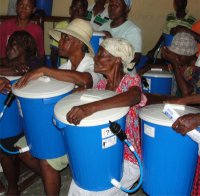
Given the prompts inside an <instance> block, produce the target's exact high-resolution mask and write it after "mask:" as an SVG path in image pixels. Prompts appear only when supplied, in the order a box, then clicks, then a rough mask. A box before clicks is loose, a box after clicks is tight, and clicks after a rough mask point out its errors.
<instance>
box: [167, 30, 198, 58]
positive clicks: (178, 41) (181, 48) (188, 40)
mask: <svg viewBox="0 0 200 196" xmlns="http://www.w3.org/2000/svg"><path fill="white" fill-rule="evenodd" d="M168 49H169V50H170V51H172V52H174V53H176V54H179V55H184V56H192V55H194V54H196V52H197V42H196V41H195V39H194V37H193V36H192V35H190V34H189V33H186V32H180V33H177V34H176V35H175V36H174V38H173V40H172V43H171V45H170V46H169V47H168Z"/></svg>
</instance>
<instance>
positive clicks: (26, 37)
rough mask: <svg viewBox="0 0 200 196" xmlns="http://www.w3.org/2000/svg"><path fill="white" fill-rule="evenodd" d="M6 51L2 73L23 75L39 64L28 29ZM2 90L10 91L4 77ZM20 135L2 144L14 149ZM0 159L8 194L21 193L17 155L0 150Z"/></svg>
mask: <svg viewBox="0 0 200 196" xmlns="http://www.w3.org/2000/svg"><path fill="white" fill-rule="evenodd" d="M6 52H7V56H6V59H5V61H4V62H5V64H4V65H2V66H1V67H0V75H4V76H5V75H6V76H16V75H18V76H21V75H23V74H24V73H26V72H27V71H28V70H32V69H34V68H36V67H38V66H39V62H40V57H39V56H38V53H37V46H36V43H35V40H34V38H33V37H32V36H31V35H30V34H29V33H28V32H27V31H15V32H14V33H13V34H12V35H11V36H10V38H9V40H8V44H7V48H6ZM0 90H1V92H3V93H6V92H8V91H10V82H9V81H8V80H7V79H6V78H4V77H1V78H0ZM20 137H21V135H18V136H16V137H10V138H6V139H1V144H2V145H3V146H6V147H7V148H8V149H9V150H11V149H12V150H11V151H13V150H14V149H13V148H14V147H13V146H14V143H15V142H16V141H17V140H18V139H19V138H20ZM0 161H1V165H2V168H3V172H4V175H5V177H6V179H7V182H8V189H7V195H19V190H18V186H17V182H18V170H17V168H16V167H17V162H16V156H15V155H9V154H8V153H5V152H2V151H0Z"/></svg>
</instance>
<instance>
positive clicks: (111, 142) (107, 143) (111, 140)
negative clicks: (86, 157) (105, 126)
mask: <svg viewBox="0 0 200 196" xmlns="http://www.w3.org/2000/svg"><path fill="white" fill-rule="evenodd" d="M116 143H117V137H116V136H115V135H114V136H112V137H109V138H107V139H104V140H102V148H103V149H105V148H109V147H111V146H114V145H115V144H116Z"/></svg>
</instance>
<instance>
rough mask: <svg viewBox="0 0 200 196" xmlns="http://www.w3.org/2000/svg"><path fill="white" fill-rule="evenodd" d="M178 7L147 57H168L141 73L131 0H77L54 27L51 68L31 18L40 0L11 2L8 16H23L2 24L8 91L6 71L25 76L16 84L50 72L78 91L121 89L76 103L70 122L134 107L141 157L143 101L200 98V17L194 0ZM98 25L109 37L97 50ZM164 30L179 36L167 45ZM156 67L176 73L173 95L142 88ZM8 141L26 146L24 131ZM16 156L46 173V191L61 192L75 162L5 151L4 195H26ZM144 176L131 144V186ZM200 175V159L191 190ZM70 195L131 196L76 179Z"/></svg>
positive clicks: (184, 126) (184, 121) (198, 186)
mask: <svg viewBox="0 0 200 196" xmlns="http://www.w3.org/2000/svg"><path fill="white" fill-rule="evenodd" d="M13 4H14V6H13ZM173 5H174V10H175V12H173V13H170V14H169V15H167V17H166V22H165V24H164V29H163V34H162V35H161V37H160V38H159V40H158V42H157V43H156V45H155V46H154V47H153V49H151V50H150V51H149V52H148V53H147V57H148V58H154V56H155V52H156V51H157V50H158V48H159V47H160V50H161V56H162V59H164V61H161V62H162V63H161V64H160V63H159V64H156V63H154V64H153V63H146V64H145V65H143V67H142V68H141V69H139V70H137V71H136V67H137V65H138V63H139V61H140V58H141V56H142V30H141V29H140V28H139V27H138V26H137V25H136V24H135V23H134V22H133V21H131V20H130V19H128V14H129V11H130V9H131V8H132V6H133V5H132V0H109V1H108V2H107V1H106V0H95V3H94V4H92V5H89V6H88V1H87V0H72V2H71V6H70V7H69V15H70V16H69V20H68V21H62V22H59V23H58V24H57V25H56V27H55V29H52V30H50V31H49V36H50V37H51V41H50V49H51V62H52V67H47V66H46V65H45V63H44V62H45V61H44V54H45V51H44V37H43V30H42V29H41V27H40V26H39V25H37V24H33V23H32V22H31V16H32V15H33V14H34V12H35V11H36V0H16V1H10V2H9V12H8V14H10V15H15V14H16V17H15V18H14V19H11V20H7V21H5V22H3V23H2V24H0V63H1V65H0V75H1V77H0V91H1V93H4V94H6V93H8V92H9V91H10V90H11V84H10V81H9V80H8V79H7V78H6V76H21V78H20V79H19V80H18V82H17V83H16V84H15V86H14V88H23V87H25V86H26V85H27V84H28V83H29V82H30V81H31V80H33V79H37V78H39V77H41V76H49V77H52V78H55V79H57V80H61V81H65V82H70V83H74V84H75V86H76V87H75V88H76V89H75V91H79V90H84V89H89V88H94V89H97V90H110V91H115V92H116V93H117V95H116V96H114V97H112V98H108V99H104V100H101V101H95V102H93V103H89V104H84V105H80V106H75V107H73V108H72V109H71V110H70V111H69V112H68V113H67V114H66V118H67V120H68V122H69V123H72V124H74V125H78V124H79V123H80V122H81V120H82V119H84V118H86V117H87V116H90V115H92V114H93V113H95V112H98V111H101V110H106V109H111V108H117V107H123V106H129V107H130V109H129V112H128V114H127V116H126V134H127V137H128V139H129V140H130V142H131V143H132V145H133V147H134V148H135V150H136V152H137V153H138V154H139V157H141V134H140V131H141V130H140V127H139V124H140V123H139V116H138V113H139V110H140V109H141V108H142V107H144V106H145V105H147V104H153V103H163V102H169V103H175V104H183V105H194V104H195V106H199V104H200V65H199V61H200V60H199V58H200V57H199V53H200V50H199V42H200V26H199V24H200V21H196V19H195V17H193V16H191V15H188V13H187V11H186V10H187V9H186V7H187V0H174V1H173ZM13 7H14V11H13V9H12V8H13ZM15 11H16V13H15ZM94 31H102V32H104V34H105V35H106V36H105V38H104V40H103V41H102V43H101V44H100V48H99V50H98V53H97V54H96V55H94V50H93V48H92V46H91V43H90V40H91V38H92V34H93V32H94ZM164 34H171V35H173V36H174V37H173V40H172V43H171V44H170V46H165V45H164V39H165V37H164ZM58 62H59V63H58ZM166 62H167V63H166ZM155 67H156V68H162V69H164V70H167V71H170V72H172V73H173V76H174V79H175V80H174V81H175V82H174V86H175V87H176V88H175V90H174V92H173V94H172V95H170V96H164V95H157V94H151V93H143V92H142V82H141V75H142V74H144V73H145V72H147V71H149V70H150V69H151V68H155ZM161 88H162V87H161ZM198 126H200V113H197V114H188V115H185V116H182V117H180V118H178V119H177V120H176V122H174V124H173V125H172V128H173V129H174V130H175V131H177V132H179V133H181V134H183V135H185V134H186V133H187V132H189V131H190V130H192V129H194V128H196V127H198ZM0 139H1V137H0ZM1 144H6V145H8V144H9V146H10V147H14V148H16V149H20V148H23V147H24V146H26V145H27V143H26V137H25V136H24V135H23V134H22V135H21V134H20V135H18V136H16V137H13V138H6V139H1ZM17 159H20V160H21V161H22V162H24V163H25V165H26V166H27V167H28V168H30V169H31V170H32V171H34V172H35V173H37V174H38V175H39V176H40V177H41V178H42V181H43V185H44V190H45V193H46V194H47V195H59V192H60V187H61V178H60V171H61V170H62V169H64V168H65V167H67V165H68V164H69V161H68V157H67V154H66V155H64V156H61V157H55V158H54V159H46V160H43V159H38V158H35V157H33V156H32V155H31V153H30V152H25V153H22V154H20V155H9V154H8V153H6V152H3V151H2V150H0V163H1V165H2V168H3V172H4V175H5V177H6V180H7V185H8V186H7V187H6V188H5V187H4V185H3V184H2V183H1V181H0V194H1V193H3V192H5V191H7V193H6V194H7V195H10V196H11V195H20V191H19V188H18V185H17V183H18V178H19V168H16V167H18V165H17V164H16V162H17ZM127 171H132V172H133V173H129V172H127ZM139 175H140V171H139V167H138V163H137V161H136V159H135V158H133V157H132V154H131V152H129V150H128V148H127V147H125V150H124V173H123V177H122V182H123V184H124V186H125V187H126V188H130V187H131V185H132V184H133V183H134V182H136V181H137V180H138V179H139ZM199 179H200V159H199V161H198V165H197V171H196V176H195V180H194V188H193V192H192V195H199V194H200V183H199V182H200V180H199ZM6 189H7V190H6ZM68 195H77V196H78V195H88V196H89V195H97V196H98V195H107V196H110V195H119V196H120V195H128V194H127V193H123V192H122V191H121V190H119V189H117V188H111V189H108V190H105V191H98V192H94V191H88V190H84V189H82V188H81V187H79V186H78V185H77V184H76V183H75V182H74V180H72V182H71V185H70V189H69V193H68Z"/></svg>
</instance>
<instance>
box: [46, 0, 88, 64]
mask: <svg viewBox="0 0 200 196" xmlns="http://www.w3.org/2000/svg"><path fill="white" fill-rule="evenodd" d="M87 8H88V1H87V0H72V3H71V6H70V8H69V15H70V17H69V20H68V21H61V22H59V23H58V24H57V25H56V27H55V29H65V28H66V27H67V26H68V24H69V23H70V22H71V21H72V20H74V19H75V18H81V19H85V17H86V14H87ZM50 49H51V65H52V67H54V68H57V67H58V66H59V65H62V64H63V63H65V62H66V61H67V59H66V58H64V57H62V58H60V59H59V55H58V42H57V41H56V40H55V39H53V38H52V41H51V43H50ZM58 60H59V61H60V62H58Z"/></svg>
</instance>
